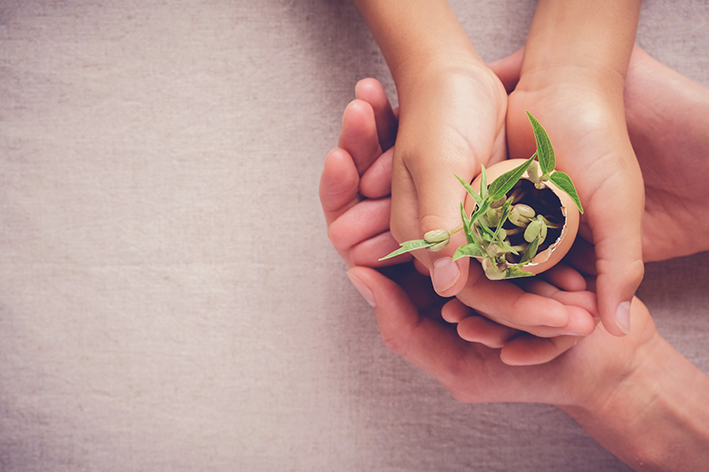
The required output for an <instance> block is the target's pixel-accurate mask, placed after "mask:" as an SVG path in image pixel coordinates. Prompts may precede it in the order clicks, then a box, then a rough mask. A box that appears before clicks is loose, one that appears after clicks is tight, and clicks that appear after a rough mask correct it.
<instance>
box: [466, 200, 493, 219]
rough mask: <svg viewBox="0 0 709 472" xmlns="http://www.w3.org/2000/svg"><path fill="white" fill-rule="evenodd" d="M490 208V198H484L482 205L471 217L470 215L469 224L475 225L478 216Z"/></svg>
mask: <svg viewBox="0 0 709 472" xmlns="http://www.w3.org/2000/svg"><path fill="white" fill-rule="evenodd" d="M489 208H490V198H486V199H485V200H484V201H483V204H482V205H481V206H480V207H478V209H477V210H475V211H474V212H473V214H472V215H470V223H471V224H472V223H475V222H476V221H477V219H478V218H479V217H480V215H484V214H485V212H486V211H487V210H488V209H489Z"/></svg>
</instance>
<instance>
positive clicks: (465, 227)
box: [460, 203, 475, 244]
mask: <svg viewBox="0 0 709 472" xmlns="http://www.w3.org/2000/svg"><path fill="white" fill-rule="evenodd" d="M460 217H461V219H462V220H463V232H464V233H465V239H466V240H467V241H468V244H471V243H473V242H475V237H474V236H473V234H472V231H471V226H472V223H471V222H470V218H468V215H466V214H465V206H464V205H463V204H462V203H461V204H460Z"/></svg>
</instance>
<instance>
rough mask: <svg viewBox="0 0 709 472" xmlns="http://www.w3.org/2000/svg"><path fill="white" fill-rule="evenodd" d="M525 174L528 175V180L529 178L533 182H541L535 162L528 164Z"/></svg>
mask: <svg viewBox="0 0 709 472" xmlns="http://www.w3.org/2000/svg"><path fill="white" fill-rule="evenodd" d="M527 175H528V176H529V180H531V181H532V182H534V183H535V184H538V183H540V182H541V180H540V178H539V166H537V163H536V162H532V164H531V165H530V166H529V169H527Z"/></svg>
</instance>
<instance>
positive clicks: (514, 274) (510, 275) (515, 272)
mask: <svg viewBox="0 0 709 472" xmlns="http://www.w3.org/2000/svg"><path fill="white" fill-rule="evenodd" d="M521 277H534V274H533V273H531V272H525V271H523V270H519V269H515V268H514V267H510V268H509V269H507V270H506V271H505V278H506V279H519V278H521Z"/></svg>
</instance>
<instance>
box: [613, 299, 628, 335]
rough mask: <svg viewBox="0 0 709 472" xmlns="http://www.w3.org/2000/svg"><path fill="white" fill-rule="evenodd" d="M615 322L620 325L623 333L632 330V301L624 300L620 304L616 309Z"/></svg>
mask: <svg viewBox="0 0 709 472" xmlns="http://www.w3.org/2000/svg"><path fill="white" fill-rule="evenodd" d="M615 324H617V325H618V327H619V328H620V330H621V331H623V333H625V334H628V333H629V332H630V302H623V303H621V304H620V305H618V309H617V310H616V311H615Z"/></svg>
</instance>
